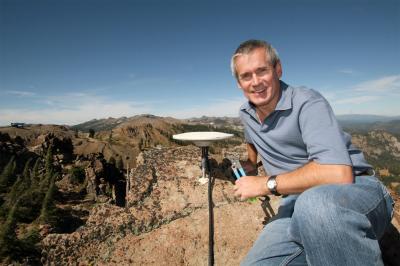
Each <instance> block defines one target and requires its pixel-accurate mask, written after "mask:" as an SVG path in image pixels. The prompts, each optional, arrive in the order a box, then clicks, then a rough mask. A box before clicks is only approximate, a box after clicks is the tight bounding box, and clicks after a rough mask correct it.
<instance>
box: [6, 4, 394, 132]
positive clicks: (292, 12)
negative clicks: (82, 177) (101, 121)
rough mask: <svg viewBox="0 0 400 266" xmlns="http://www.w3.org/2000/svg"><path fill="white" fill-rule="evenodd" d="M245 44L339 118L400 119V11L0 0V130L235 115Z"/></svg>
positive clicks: (349, 7) (325, 6) (351, 7)
mask: <svg viewBox="0 0 400 266" xmlns="http://www.w3.org/2000/svg"><path fill="white" fill-rule="evenodd" d="M251 38H256V39H264V40H267V41H269V42H270V43H272V45H273V46H274V47H275V48H276V49H277V50H278V52H279V54H280V57H281V61H282V65H283V70H284V74H283V78H282V79H283V80H284V81H285V82H287V83H289V84H291V85H294V86H307V87H310V88H313V89H316V90H318V91H320V92H321V93H322V94H323V95H324V96H325V97H326V98H327V99H328V100H329V101H330V102H331V104H332V107H333V109H334V111H335V113H336V114H379V115H392V116H394V115H400V1H387V0H378V1H359V0H357V1H352V0H348V1H342V0H335V1H311V0H308V1H305V0H304V1H303V0H296V1H295V0H291V1H290V0H283V1H257V0H255V1H242V0H241V1H236V0H231V1H228V0H226V1H205V0H201V1H200V0H199V1H195V0H180V1H178V0H171V1H167V0H158V1H156V0H136V1H135V0H131V1H120V0H114V1H111V0H109V1H101V0H96V1H94V0H79V1H76V0H48V1H43V0H36V1H31V0H25V1H22V0H0V125H6V124H9V123H10V122H11V121H21V122H28V123H56V124H76V123H80V122H84V121H88V120H90V119H93V118H107V117H120V116H133V115H137V114H143V113H151V114H155V115H160V116H173V117H177V118H189V117H194V116H201V115H209V116H211V115H212V116H224V115H226V116H237V112H238V111H237V110H238V108H239V106H240V104H241V103H242V102H243V101H244V98H243V95H242V92H241V91H240V90H239V89H238V88H237V85H236V82H235V80H234V79H233V77H232V75H231V73H230V69H229V61H230V57H231V55H232V53H233V51H234V50H235V49H236V47H237V46H238V45H239V43H240V42H242V41H244V40H247V39H251Z"/></svg>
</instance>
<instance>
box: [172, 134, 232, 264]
mask: <svg viewBox="0 0 400 266" xmlns="http://www.w3.org/2000/svg"><path fill="white" fill-rule="evenodd" d="M231 137H233V134H227V133H222V132H213V131H207V132H187V133H182V134H177V135H173V136H172V138H173V139H176V140H180V141H190V142H193V143H194V145H196V146H198V147H201V170H202V177H201V178H200V179H199V182H200V183H201V184H205V183H207V182H208V265H209V266H211V265H214V213H213V202H212V184H213V180H212V176H211V171H210V170H211V169H210V162H209V160H208V147H209V146H211V144H212V143H213V142H215V141H218V140H223V139H227V138H231ZM207 175H208V178H207V177H206V176H207Z"/></svg>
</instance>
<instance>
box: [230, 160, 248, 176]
mask: <svg viewBox="0 0 400 266" xmlns="http://www.w3.org/2000/svg"><path fill="white" fill-rule="evenodd" d="M232 170H233V173H234V174H235V177H236V179H239V178H241V177H242V176H245V175H246V173H245V172H244V169H243V167H242V165H241V164H240V161H239V160H234V161H233V163H232Z"/></svg>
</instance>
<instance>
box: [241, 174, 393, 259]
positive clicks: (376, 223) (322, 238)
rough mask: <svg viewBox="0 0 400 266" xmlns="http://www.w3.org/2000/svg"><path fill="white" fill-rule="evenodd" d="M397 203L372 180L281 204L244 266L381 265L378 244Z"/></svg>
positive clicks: (324, 189) (319, 190) (314, 192)
mask: <svg viewBox="0 0 400 266" xmlns="http://www.w3.org/2000/svg"><path fill="white" fill-rule="evenodd" d="M392 216H393V199H392V198H391V197H390V195H389V193H388V191H387V190H386V188H385V187H384V186H383V184H382V183H381V182H380V181H379V180H377V179H376V178H375V177H373V176H357V177H356V178H355V182H354V183H353V184H349V185H336V184H334V185H323V186H317V187H314V188H311V189H308V190H306V191H304V192H303V193H301V194H300V195H299V196H298V195H293V196H288V197H286V198H284V199H282V203H281V206H280V207H279V211H278V214H277V215H276V216H275V217H274V218H273V219H272V220H271V221H270V222H269V223H268V224H267V225H266V226H265V227H264V229H263V230H262V232H261V234H260V236H259V237H258V239H257V240H256V242H255V243H254V245H253V247H252V248H251V250H250V251H249V253H248V254H247V256H246V257H245V259H244V260H243V261H242V263H241V265H243V266H244V265H273V266H276V265H318V266H323V265H340V266H344V265H351V266H356V265H360V266H361V265H362V266H366V265H383V262H382V258H381V252H380V249H379V244H378V240H379V238H380V237H381V236H382V235H383V233H384V231H385V228H386V226H387V225H388V224H390V221H391V219H392Z"/></svg>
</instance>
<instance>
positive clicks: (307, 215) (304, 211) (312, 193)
mask: <svg viewBox="0 0 400 266" xmlns="http://www.w3.org/2000/svg"><path fill="white" fill-rule="evenodd" d="M331 186H336V185H324V186H318V187H313V188H311V189H308V190H306V191H304V192H303V193H302V194H301V195H300V196H299V197H298V198H297V200H296V204H295V206H294V213H293V216H295V218H301V219H306V220H311V219H315V220H317V221H320V222H323V220H324V219H326V218H328V217H330V216H332V215H335V213H334V212H335V210H336V208H334V207H335V206H337V205H340V204H339V203H338V202H337V200H336V199H335V197H334V196H333V195H332V193H331V188H330V187H331Z"/></svg>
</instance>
